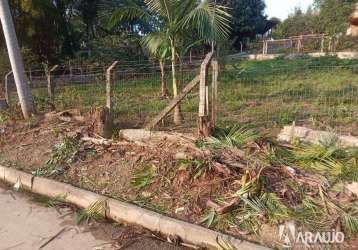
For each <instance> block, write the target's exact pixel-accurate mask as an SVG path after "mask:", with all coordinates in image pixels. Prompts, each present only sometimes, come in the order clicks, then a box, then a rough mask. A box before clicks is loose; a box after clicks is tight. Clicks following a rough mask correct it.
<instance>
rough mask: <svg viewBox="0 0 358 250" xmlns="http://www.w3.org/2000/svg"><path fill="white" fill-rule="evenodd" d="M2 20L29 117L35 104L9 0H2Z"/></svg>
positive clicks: (0, 17) (16, 78) (21, 99)
mask: <svg viewBox="0 0 358 250" xmlns="http://www.w3.org/2000/svg"><path fill="white" fill-rule="evenodd" d="M0 20H1V24H2V29H3V33H4V36H5V40H6V46H7V50H8V54H9V58H10V64H11V68H12V71H13V74H14V79H15V84H16V89H17V94H18V96H19V101H20V105H21V109H22V113H23V115H24V118H25V119H28V118H30V117H31V115H32V114H33V112H34V105H33V100H32V94H31V89H30V86H29V85H28V83H27V77H26V75H25V69H24V63H23V61H22V57H21V53H20V47H19V43H18V40H17V37H16V33H15V27H14V22H13V20H12V16H11V12H10V7H9V3H8V0H0Z"/></svg>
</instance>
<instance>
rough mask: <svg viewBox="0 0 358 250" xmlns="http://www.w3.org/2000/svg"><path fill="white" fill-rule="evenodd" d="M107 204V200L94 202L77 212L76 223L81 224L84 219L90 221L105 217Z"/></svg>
mask: <svg viewBox="0 0 358 250" xmlns="http://www.w3.org/2000/svg"><path fill="white" fill-rule="evenodd" d="M106 206H107V201H106V200H98V201H96V202H94V203H93V204H91V205H90V206H89V207H87V208H85V209H83V210H81V211H79V212H77V213H76V223H77V224H81V223H82V222H84V221H86V222H87V223H88V222H89V221H90V220H99V219H103V218H104V217H105V215H106Z"/></svg>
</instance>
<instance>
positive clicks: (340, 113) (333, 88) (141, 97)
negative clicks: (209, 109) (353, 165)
mask: <svg viewBox="0 0 358 250" xmlns="http://www.w3.org/2000/svg"><path fill="white" fill-rule="evenodd" d="M287 62H288V61H287ZM199 65H200V61H198V62H195V63H191V64H185V65H182V67H178V79H179V83H180V87H181V88H183V86H185V85H186V84H187V83H188V82H189V81H190V80H192V79H193V78H194V77H195V76H196V75H198V73H199ZM245 65H246V66H245ZM138 68H139V69H138ZM104 72H105V68H104V67H103V66H101V67H92V68H88V69H84V68H75V67H74V68H72V69H71V71H70V70H69V69H68V68H66V67H60V68H59V70H58V71H57V72H56V73H55V75H54V81H55V83H56V90H55V99H54V106H55V107H56V109H57V110H66V109H72V108H79V109H81V110H83V111H85V112H86V111H89V110H90V109H91V108H92V107H99V106H104V105H105V103H106V94H105V93H106V91H105V87H106V86H105V73H104ZM27 73H28V76H29V79H30V85H31V87H32V92H33V95H34V100H35V104H36V109H37V110H38V111H40V112H47V111H50V110H51V105H50V103H49V98H48V94H47V89H46V87H47V75H46V73H45V71H44V70H42V71H41V70H39V71H32V72H31V75H30V72H27ZM209 75H210V74H209ZM114 79H115V82H114V91H113V93H114V96H113V99H114V100H113V101H114V108H113V111H114V114H115V123H116V124H117V127H119V128H141V127H143V126H144V125H145V124H146V123H148V122H149V121H150V120H151V119H152V118H153V117H154V116H155V115H156V114H158V113H159V112H160V111H161V110H162V109H164V108H165V107H166V105H167V104H168V103H169V101H170V98H163V97H161V84H162V80H163V79H162V78H161V74H160V69H159V67H158V66H155V65H152V66H150V67H149V66H148V65H147V66H146V67H135V68H134V69H133V68H130V67H128V68H125V67H123V65H121V64H119V66H118V68H117V70H116V71H115V74H114ZM8 81H9V86H11V88H9V89H12V90H14V89H15V88H14V84H13V79H12V77H11V76H10V77H9V79H8ZM165 81H166V83H167V85H168V89H169V90H170V96H172V91H171V82H172V76H171V71H170V66H169V65H167V67H166V75H165ZM219 82H220V85H219V112H218V125H219V126H232V125H236V124H241V125H243V126H248V127H254V128H256V129H258V130H261V131H264V132H266V133H268V134H271V135H275V134H277V132H278V131H279V130H280V129H281V128H282V127H283V126H285V125H290V124H292V123H293V122H295V123H296V125H303V126H306V127H310V128H315V129H324V130H334V131H335V132H337V133H340V134H351V135H358V62H354V61H344V60H343V61H341V62H338V61H334V62H331V61H329V60H327V62H325V63H323V64H322V63H320V64H317V65H315V64H312V63H311V59H307V60H306V61H305V60H300V61H299V63H294V64H292V63H291V64H290V65H286V66H285V65H284V63H281V64H280V65H279V66H277V65H273V64H272V63H270V62H267V63H262V65H259V66H257V65H256V66H250V65H247V64H245V62H240V63H238V64H237V65H235V64H229V65H226V67H224V66H222V67H221V70H220V73H219ZM11 93H12V95H11V98H12V99H13V100H12V103H16V95H15V92H14V91H11ZM198 103H199V96H198V88H195V89H194V90H193V91H192V92H191V93H190V94H189V95H188V96H186V98H185V99H184V100H183V101H182V102H181V111H182V115H183V123H182V125H181V126H175V125H174V124H173V122H172V120H173V119H172V116H168V117H166V118H165V119H164V120H163V121H162V123H161V124H159V129H165V130H168V129H169V130H180V131H186V132H187V131H195V130H196V126H197V118H198Z"/></svg>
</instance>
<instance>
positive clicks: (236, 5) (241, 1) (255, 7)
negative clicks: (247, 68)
mask: <svg viewBox="0 0 358 250" xmlns="http://www.w3.org/2000/svg"><path fill="white" fill-rule="evenodd" d="M217 3H218V4H221V5H223V6H226V7H228V8H229V12H230V14H231V15H232V18H233V25H232V27H233V28H232V32H231V38H232V39H233V40H234V46H235V47H236V48H239V47H240V42H242V41H244V40H246V39H247V38H249V39H254V38H255V37H256V34H258V33H266V31H268V30H265V27H266V25H267V16H266V15H265V8H266V5H265V2H264V0H249V1H248V0H217Z"/></svg>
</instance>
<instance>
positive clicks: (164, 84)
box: [159, 59, 169, 98]
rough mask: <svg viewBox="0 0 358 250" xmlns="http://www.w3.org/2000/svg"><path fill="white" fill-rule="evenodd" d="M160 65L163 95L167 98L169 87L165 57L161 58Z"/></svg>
mask: <svg viewBox="0 0 358 250" xmlns="http://www.w3.org/2000/svg"><path fill="white" fill-rule="evenodd" d="M159 66H160V80H161V85H162V90H161V97H163V98H166V97H168V95H169V93H168V87H167V79H165V61H164V60H163V59H160V60H159Z"/></svg>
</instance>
